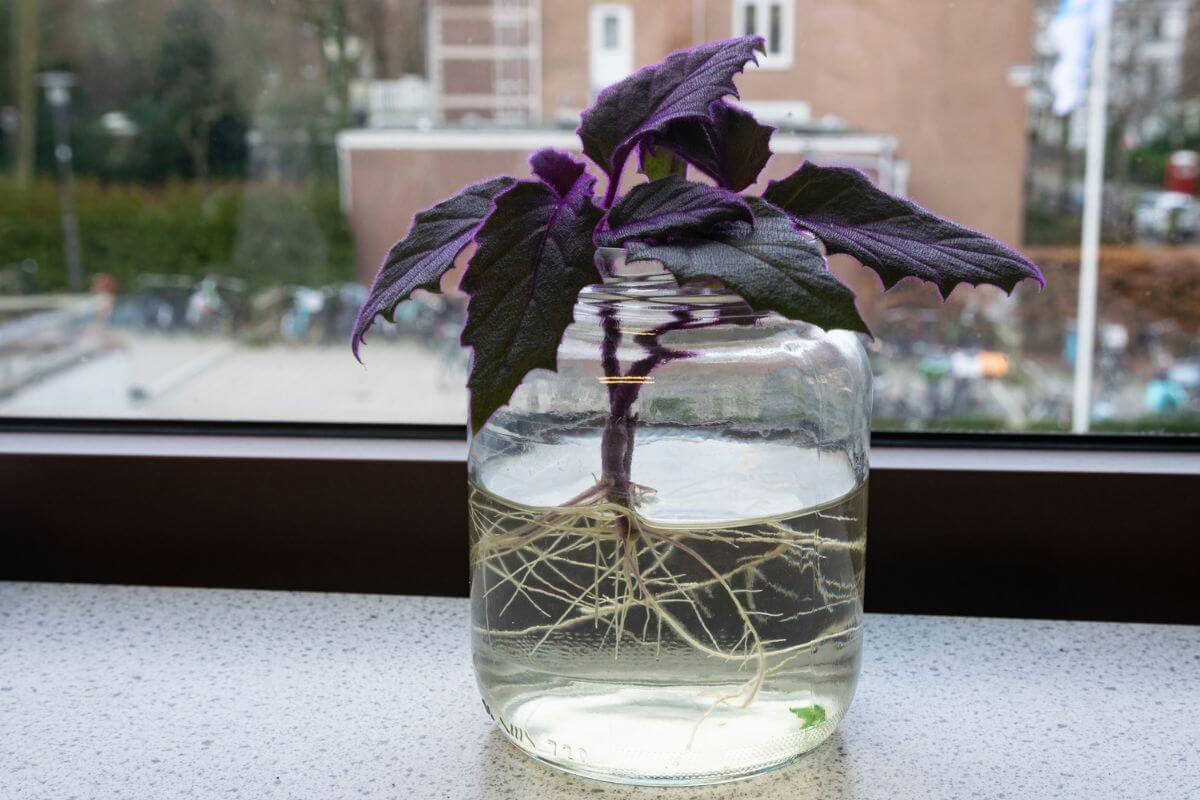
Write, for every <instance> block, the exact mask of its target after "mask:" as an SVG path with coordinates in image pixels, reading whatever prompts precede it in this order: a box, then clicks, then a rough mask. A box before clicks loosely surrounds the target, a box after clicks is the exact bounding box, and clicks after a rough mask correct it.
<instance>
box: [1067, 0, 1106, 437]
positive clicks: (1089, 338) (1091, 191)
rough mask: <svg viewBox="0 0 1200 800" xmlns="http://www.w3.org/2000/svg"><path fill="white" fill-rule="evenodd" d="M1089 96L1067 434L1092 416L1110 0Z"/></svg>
mask: <svg viewBox="0 0 1200 800" xmlns="http://www.w3.org/2000/svg"><path fill="white" fill-rule="evenodd" d="M1097 4H1098V5H1097V9H1096V23H1095V28H1094V32H1093V36H1092V70H1091V77H1092V80H1091V88H1090V91H1089V93H1088V123H1087V125H1088V127H1087V165H1086V168H1085V172H1084V179H1083V236H1082V240H1081V242H1080V254H1079V309H1078V312H1077V314H1076V323H1075V387H1074V388H1075V392H1074V398H1073V403H1072V407H1071V430H1072V431H1073V432H1075V433H1087V431H1088V428H1089V427H1090V426H1091V417H1092V372H1093V370H1094V364H1095V350H1096V288H1097V283H1098V279H1097V276H1098V273H1099V263H1100V210H1101V206H1102V204H1103V202H1104V149H1105V139H1106V138H1107V133H1108V131H1107V128H1108V62H1109V52H1108V51H1109V41H1110V39H1111V31H1112V0H1097Z"/></svg>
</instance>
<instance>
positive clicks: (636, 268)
mask: <svg viewBox="0 0 1200 800" xmlns="http://www.w3.org/2000/svg"><path fill="white" fill-rule="evenodd" d="M595 260H596V269H597V270H599V272H600V277H601V278H603V279H604V282H605V283H610V282H612V283H617V282H621V281H624V280H628V279H629V278H648V277H650V276H652V275H670V274H671V273H669V272H667V268H666V267H664V266H663V263H662V262H661V261H655V260H652V259H647V260H645V261H627V260H626V252H625V248H624V247H597V248H596V259H595Z"/></svg>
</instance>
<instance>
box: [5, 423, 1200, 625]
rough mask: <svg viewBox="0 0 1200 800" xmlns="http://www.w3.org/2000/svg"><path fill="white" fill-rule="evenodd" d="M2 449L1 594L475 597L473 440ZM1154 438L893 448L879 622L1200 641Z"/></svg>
mask: <svg viewBox="0 0 1200 800" xmlns="http://www.w3.org/2000/svg"><path fill="white" fill-rule="evenodd" d="M0 431H2V432H0V485H3V486H4V487H5V492H4V494H2V495H0V497H3V503H4V507H5V510H6V517H5V521H6V525H5V526H4V527H3V528H0V579H15V580H43V581H67V582H72V581H74V582H90V583H135V584H155V585H188V586H212V587H228V588H254V589H281V590H313V591H339V592H382V593H396V594H434V595H448V596H463V595H465V593H466V570H465V564H466V558H467V555H466V554H467V540H468V536H467V525H466V519H467V510H466V465H465V457H466V452H467V445H466V439H465V431H464V430H463V429H462V428H460V427H459V426H437V427H421V426H370V425H367V426H329V425H315V426H314V425H300V424H287V423H280V424H275V425H258V424H255V423H214V424H207V425H205V424H200V425H198V424H195V423H190V422H189V423H169V422H156V423H148V422H144V421H138V422H135V423H131V424H126V423H123V422H121V421H117V422H115V423H109V422H106V423H96V422H94V421H92V422H89V421H83V420H69V421H63V420H55V421H44V420H43V421H36V420H35V421H30V420H22V421H19V423H14V422H13V421H12V420H11V419H10V420H3V421H0ZM1146 438H1147V437H1136V436H1135V437H1128V438H1125V437H1114V436H1086V435H1085V436H1076V435H1074V434H1062V435H1057V436H1054V435H1051V436H1033V437H1024V436H1016V435H998V434H979V435H958V434H931V435H930V434H926V435H919V436H917V435H912V434H896V433H887V432H881V433H876V434H874V435H873V443H872V451H871V465H872V467H871V470H872V471H871V495H870V496H871V511H870V515H871V522H870V531H871V533H870V536H871V542H872V545H871V547H869V548H868V572H869V574H871V576H872V577H871V584H870V585H871V591H870V592H868V593H867V598H868V599H867V605H868V610H870V611H884V612H898V613H934V614H955V615H983V616H1014V617H1037V618H1057V619H1108V620H1121V621H1140V622H1175V623H1187V624H1200V603H1198V602H1197V599H1196V597H1195V596H1194V592H1193V591H1192V583H1193V582H1191V581H1190V580H1189V574H1190V571H1191V570H1192V569H1193V565H1194V564H1195V563H1196V561H1197V560H1200V537H1195V536H1190V535H1188V534H1187V530H1189V525H1193V524H1194V521H1195V519H1196V518H1197V517H1198V516H1200V437H1197V440H1196V441H1188V440H1186V439H1185V438H1183V437H1167V438H1166V439H1164V440H1163V441H1160V442H1156V443H1151V444H1157V447H1153V448H1148V445H1147V443H1146V441H1145V440H1146ZM1031 448H1033V449H1031ZM1148 512H1149V513H1148ZM1164 532H1166V535H1163V533H1164ZM417 534H423V535H417ZM413 536H416V538H415V539H414V538H413ZM1153 537H1156V538H1153ZM1117 577H1119V578H1120V580H1121V582H1122V583H1123V584H1127V585H1130V586H1137V587H1139V592H1138V593H1135V594H1132V595H1131V594H1130V593H1128V592H1123V593H1114V592H1113V591H1112V586H1113V585H1114V581H1115V580H1116V579H1117ZM1143 587H1144V594H1143V593H1142V589H1143Z"/></svg>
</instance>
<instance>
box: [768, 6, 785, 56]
mask: <svg viewBox="0 0 1200 800" xmlns="http://www.w3.org/2000/svg"><path fill="white" fill-rule="evenodd" d="M770 9H771V22H770V26H769V27H768V28H767V52H768V53H769V54H771V55H777V54H778V53H780V52H781V51H782V50H783V6H782V4H780V3H771V7H770Z"/></svg>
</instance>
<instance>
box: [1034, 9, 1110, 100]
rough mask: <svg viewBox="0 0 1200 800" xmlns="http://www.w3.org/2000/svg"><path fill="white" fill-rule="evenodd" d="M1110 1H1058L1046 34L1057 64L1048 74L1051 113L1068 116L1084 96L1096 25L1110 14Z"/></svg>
mask: <svg viewBox="0 0 1200 800" xmlns="http://www.w3.org/2000/svg"><path fill="white" fill-rule="evenodd" d="M1111 3H1112V0H1061V2H1060V3H1059V4H1058V9H1057V10H1056V11H1055V12H1054V16H1053V18H1051V20H1050V27H1049V29H1048V33H1049V35H1050V41H1051V43H1053V45H1054V49H1055V50H1057V51H1058V61H1056V62H1055V64H1054V69H1053V70H1052V71H1051V72H1050V91H1051V92H1053V94H1054V113H1055V114H1069V113H1071V112H1072V111H1073V110H1075V108H1076V107H1077V106H1078V105H1079V104H1080V103H1081V102H1082V101H1083V98H1084V96H1085V95H1086V94H1087V87H1088V76H1089V73H1090V71H1091V57H1092V39H1093V37H1094V35H1095V31H1096V24H1097V22H1098V20H1100V19H1101V17H1102V15H1104V14H1108V13H1109V7H1110V5H1111Z"/></svg>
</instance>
